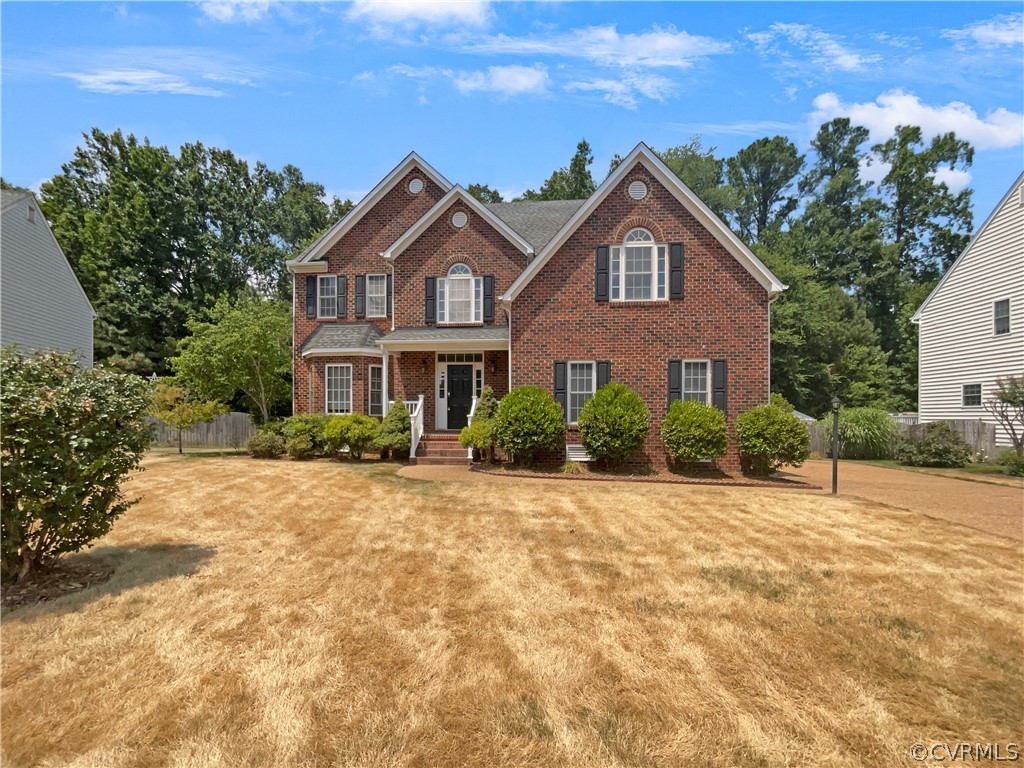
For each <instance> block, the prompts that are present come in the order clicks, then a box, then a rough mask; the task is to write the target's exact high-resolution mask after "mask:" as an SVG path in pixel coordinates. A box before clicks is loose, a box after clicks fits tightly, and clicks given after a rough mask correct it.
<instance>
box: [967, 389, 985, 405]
mask: <svg viewBox="0 0 1024 768" xmlns="http://www.w3.org/2000/svg"><path fill="white" fill-rule="evenodd" d="M963 403H964V405H981V384H964V395H963Z"/></svg>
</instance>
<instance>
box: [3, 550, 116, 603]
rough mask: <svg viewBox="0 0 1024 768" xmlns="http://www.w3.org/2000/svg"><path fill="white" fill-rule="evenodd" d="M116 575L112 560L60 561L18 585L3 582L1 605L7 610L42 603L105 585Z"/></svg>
mask: <svg viewBox="0 0 1024 768" xmlns="http://www.w3.org/2000/svg"><path fill="white" fill-rule="evenodd" d="M113 574H114V566H113V564H111V563H101V562H94V563H87V564H76V565H69V564H67V563H64V562H61V561H58V562H57V564H56V565H54V566H53V568H52V569H50V570H49V571H46V572H45V573H41V574H39V575H37V576H35V577H34V578H31V579H29V580H28V581H24V582H21V583H17V584H4V585H3V588H2V596H0V605H2V607H3V610H4V612H5V613H6V612H7V611H11V610H14V609H15V608H18V607H20V606H23V605H32V604H33V603H42V602H46V601H47V600H54V599H56V598H58V597H63V596H64V595H70V594H73V593H75V592H80V591H81V590H83V589H85V588H86V587H91V586H93V585H94V584H102V583H103V582H104V581H106V580H107V579H109V578H110V577H111V576H112V575H113Z"/></svg>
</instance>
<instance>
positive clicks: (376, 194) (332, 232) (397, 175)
mask: <svg viewBox="0 0 1024 768" xmlns="http://www.w3.org/2000/svg"><path fill="white" fill-rule="evenodd" d="M413 168H419V169H420V170H421V171H423V173H424V174H426V176H427V178H429V179H430V180H431V181H433V182H434V183H435V184H437V185H438V186H439V187H441V189H443V190H444V191H445V192H447V191H448V190H449V189H451V188H452V183H451V182H450V181H448V179H446V178H445V177H444V176H442V175H441V174H440V173H438V172H437V171H436V170H434V169H433V168H432V167H431V166H430V164H429V163H427V162H426V161H425V160H424V159H423V158H422V157H420V156H419V155H417V154H416V153H415V152H410V153H409V154H408V155H407V156H406V158H405V159H404V160H403V161H402V162H401V163H399V164H398V165H396V166H395V167H394V168H393V169H392V171H391V173H389V174H388V175H387V176H385V177H384V178H383V179H381V181H380V183H379V184H377V186H376V187H374V188H373V189H371V190H370V192H369V193H368V194H367V195H366V197H364V198H363V199H362V200H360V201H359V202H358V203H357V204H356V206H355V207H354V208H353V209H352V210H351V211H349V212H348V213H347V214H345V216H344V217H342V219H341V220H340V221H339V222H338V223H337V224H335V225H334V226H333V227H331V228H330V229H328V230H327V231H326V232H324V233H323V234H322V235H320V237H318V238H317V239H316V240H315V241H314V242H313V244H312V245H310V246H309V247H308V248H307V249H306V250H305V251H303V252H302V254H301V255H300V256H299V257H298V258H297V259H296V260H295V261H296V262H306V261H313V260H314V259H318V258H320V257H321V256H323V255H324V254H325V253H327V251H328V250H329V249H330V248H331V246H332V245H334V244H335V243H336V242H338V240H340V239H341V238H342V237H344V236H345V235H346V233H348V231H349V230H350V229H352V227H354V226H355V225H356V223H358V222H359V220H360V219H362V218H363V216H364V215H366V213H367V212H368V211H369V210H370V209H371V208H373V206H375V205H376V204H377V203H378V202H379V201H380V199H381V198H382V197H384V195H386V194H387V193H388V192H390V191H391V190H392V189H393V188H394V186H395V185H396V184H397V183H398V182H399V181H401V180H402V179H403V178H405V175H406V174H407V173H408V172H409V171H411V170H412V169H413Z"/></svg>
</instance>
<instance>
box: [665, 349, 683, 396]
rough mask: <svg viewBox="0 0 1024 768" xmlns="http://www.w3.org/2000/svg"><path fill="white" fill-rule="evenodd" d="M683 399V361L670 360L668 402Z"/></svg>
mask: <svg viewBox="0 0 1024 768" xmlns="http://www.w3.org/2000/svg"><path fill="white" fill-rule="evenodd" d="M682 399H683V361H682V360H669V361H668V404H669V405H672V403H674V402H675V401H676V400H682Z"/></svg>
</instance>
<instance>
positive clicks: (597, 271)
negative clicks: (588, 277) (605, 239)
mask: <svg viewBox="0 0 1024 768" xmlns="http://www.w3.org/2000/svg"><path fill="white" fill-rule="evenodd" d="M594 300H595V301H608V246H607V245H599V246H597V254H596V257H595V259H594Z"/></svg>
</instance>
